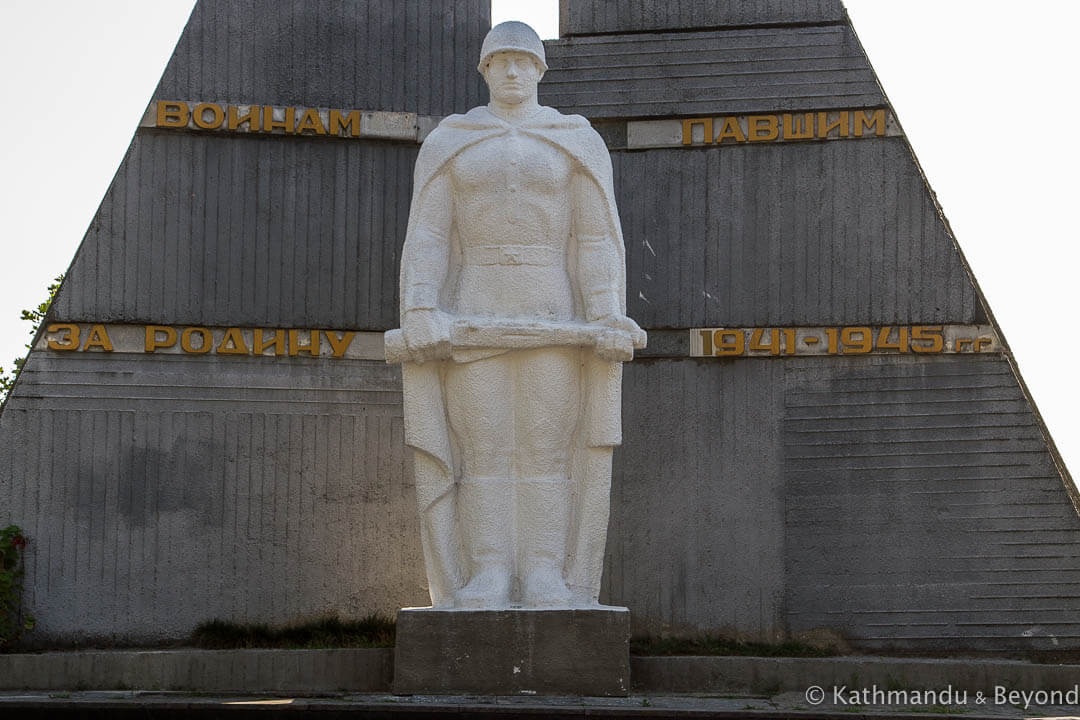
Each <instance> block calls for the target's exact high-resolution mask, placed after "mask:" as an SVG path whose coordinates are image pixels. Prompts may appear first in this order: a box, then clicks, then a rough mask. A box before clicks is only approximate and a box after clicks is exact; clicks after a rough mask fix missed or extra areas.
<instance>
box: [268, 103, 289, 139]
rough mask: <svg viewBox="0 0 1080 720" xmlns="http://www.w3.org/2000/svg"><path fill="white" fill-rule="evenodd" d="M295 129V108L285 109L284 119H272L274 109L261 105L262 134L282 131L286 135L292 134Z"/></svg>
mask: <svg viewBox="0 0 1080 720" xmlns="http://www.w3.org/2000/svg"><path fill="white" fill-rule="evenodd" d="M295 128H296V108H294V107H287V108H285V119H284V120H275V119H274V108H273V107H271V106H270V105H263V132H274V131H275V130H284V131H285V132H287V133H292V132H294V129H295Z"/></svg>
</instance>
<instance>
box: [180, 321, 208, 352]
mask: <svg viewBox="0 0 1080 720" xmlns="http://www.w3.org/2000/svg"><path fill="white" fill-rule="evenodd" d="M195 333H198V334H199V337H200V338H201V339H202V345H200V346H199V347H195V346H194V345H192V344H191V336H192V335H194V334H195ZM180 347H181V348H183V350H184V352H186V353H199V354H201V353H206V352H210V350H212V349H213V347H214V336H213V335H211V334H210V331H209V330H207V329H206V328H201V327H193V328H184V332H182V333H180Z"/></svg>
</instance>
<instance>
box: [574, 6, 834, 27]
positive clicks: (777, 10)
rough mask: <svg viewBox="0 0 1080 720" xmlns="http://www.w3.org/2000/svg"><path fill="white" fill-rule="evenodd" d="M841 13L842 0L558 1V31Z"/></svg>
mask: <svg viewBox="0 0 1080 720" xmlns="http://www.w3.org/2000/svg"><path fill="white" fill-rule="evenodd" d="M845 17H846V13H845V11H844V6H843V4H841V2H840V0H753V2H747V0H677V2H650V1H649V0H629V1H628V0H560V2H559V34H560V35H562V36H567V35H597V34H603V33H625V32H639V31H641V30H690V29H693V28H711V27H724V26H731V25H758V24H780V23H824V22H839V21H841V20H843V19H845Z"/></svg>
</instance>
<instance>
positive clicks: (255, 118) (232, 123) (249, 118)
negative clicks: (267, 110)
mask: <svg viewBox="0 0 1080 720" xmlns="http://www.w3.org/2000/svg"><path fill="white" fill-rule="evenodd" d="M260 118H261V113H260V112H259V107H258V105H255V106H252V107H249V108H248V111H247V115H241V114H240V108H238V107H237V106H235V105H230V106H229V125H228V128H229V129H230V130H236V129H238V128H239V127H240V126H241V125H243V124H244V123H247V124H248V130H250V131H251V132H258V130H259V120H260Z"/></svg>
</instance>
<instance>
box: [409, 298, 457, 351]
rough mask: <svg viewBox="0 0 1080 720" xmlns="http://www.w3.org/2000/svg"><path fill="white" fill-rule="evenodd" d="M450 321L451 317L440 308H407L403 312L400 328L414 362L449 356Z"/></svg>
mask: <svg viewBox="0 0 1080 720" xmlns="http://www.w3.org/2000/svg"><path fill="white" fill-rule="evenodd" d="M451 322H452V318H451V317H450V316H449V315H447V314H446V313H444V312H442V311H441V310H432V309H423V310H409V311H408V312H407V313H405V322H404V323H402V326H401V329H402V331H404V334H405V346H406V347H408V348H409V354H410V355H411V356H412V359H413V361H414V362H418V363H422V362H425V361H427V360H441V359H443V358H448V357H450V351H451V346H450V324H451Z"/></svg>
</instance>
